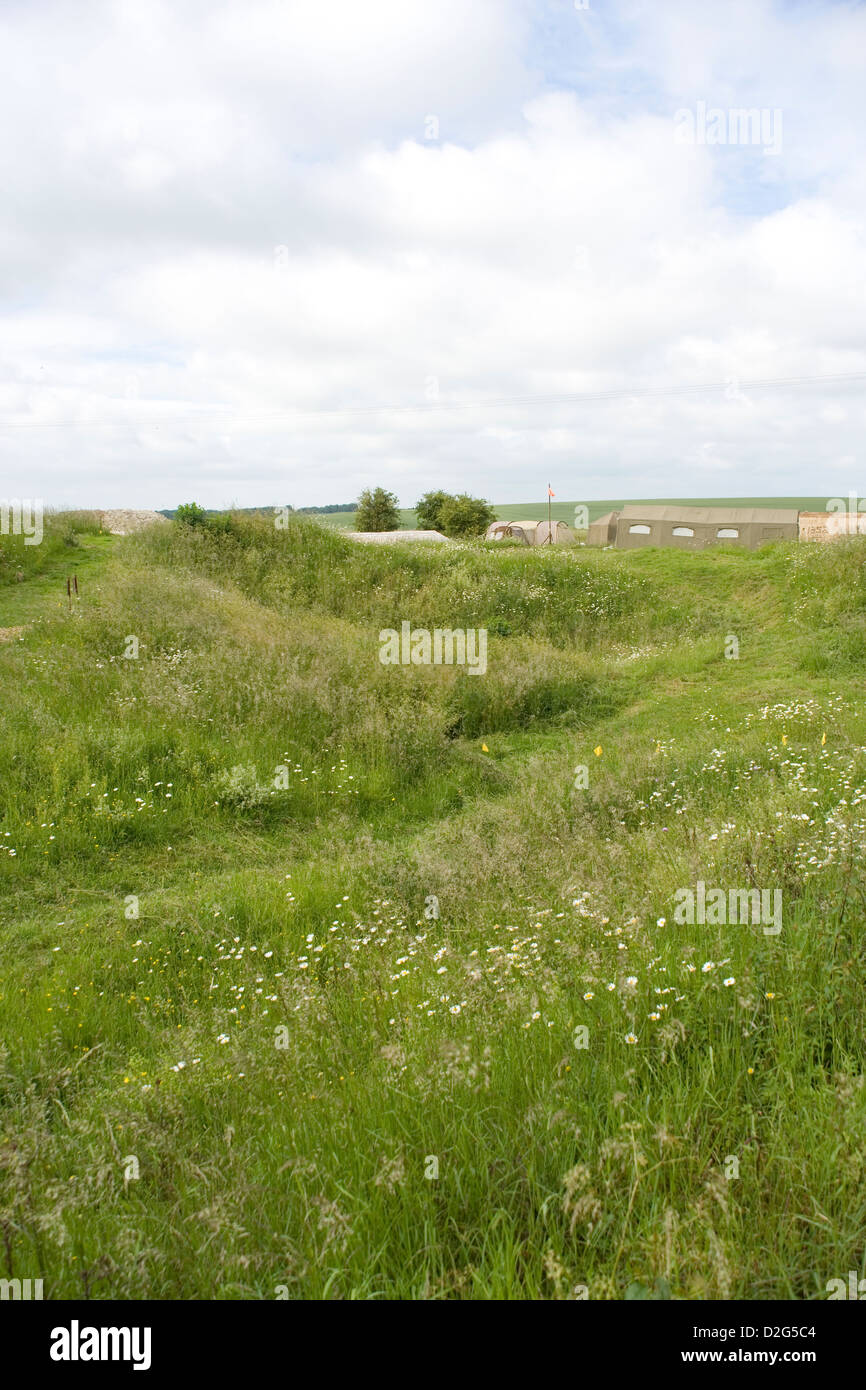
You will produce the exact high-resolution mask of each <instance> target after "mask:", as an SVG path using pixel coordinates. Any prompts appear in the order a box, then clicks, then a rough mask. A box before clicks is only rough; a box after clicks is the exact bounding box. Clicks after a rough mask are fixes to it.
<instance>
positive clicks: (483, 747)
mask: <svg viewBox="0 0 866 1390" xmlns="http://www.w3.org/2000/svg"><path fill="white" fill-rule="evenodd" d="M481 751H482V753H489V752H490V749H489V748H488V747H487V744H486V743H482V745H481Z"/></svg>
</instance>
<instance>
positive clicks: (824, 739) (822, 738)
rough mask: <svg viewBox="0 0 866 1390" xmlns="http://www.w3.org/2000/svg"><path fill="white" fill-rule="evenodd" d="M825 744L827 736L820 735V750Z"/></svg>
mask: <svg viewBox="0 0 866 1390" xmlns="http://www.w3.org/2000/svg"><path fill="white" fill-rule="evenodd" d="M826 742H827V735H826V734H822V735H821V747H822V748H823V747H824V744H825V743H826Z"/></svg>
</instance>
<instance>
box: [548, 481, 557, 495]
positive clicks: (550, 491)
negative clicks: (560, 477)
mask: <svg viewBox="0 0 866 1390" xmlns="http://www.w3.org/2000/svg"><path fill="white" fill-rule="evenodd" d="M547 495H548V497H555V496H556V493H555V492H554V491H553V488H552V487H551V486H550V483H548V484H547Z"/></svg>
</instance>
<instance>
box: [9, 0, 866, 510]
mask: <svg viewBox="0 0 866 1390" xmlns="http://www.w3.org/2000/svg"><path fill="white" fill-rule="evenodd" d="M724 13H725V16H727V18H726V19H725V22H722V21H723V18H724V16H721V14H720V12H719V11H718V10H716V9H714V8H713V7H709V8H705V7H700V8H696V7H690V6H685V5H678V4H672V5H665V6H651V7H648V6H640V7H632V6H631V5H630V4H627V5H620V6H619V7H617V6H613V7H611V8H610V9H607V10H606V11H605V13H604V14H603V15H598V14H596V13H595V11H592V12H588V13H586V12H584V13H580V14H576V13H575V12H574V10H573V8H572V7H571V6H569V5H564V4H562V3H557V0H550V3H549V4H547V5H542V4H529V3H528V0H527V2H526V3H522V0H521V2H518V0H513V3H493V0H473V5H472V6H466V5H465V4H462V3H458V0H442V2H441V3H438V4H437V5H430V4H429V3H427V2H426V0H424V2H423V3H422V2H421V0H400V3H398V2H397V0H372V2H371V3H367V4H365V5H364V6H358V5H356V4H353V3H342V0H341V2H340V3H338V4H334V3H332V4H329V5H328V6H311V5H308V4H285V3H282V4H252V5H250V4H245V5H241V4H239V3H223V4H222V5H220V6H218V7H214V6H213V5H207V6H206V5H204V4H203V3H202V4H198V3H196V4H192V5H186V6H184V7H183V8H182V9H179V8H176V7H174V8H173V7H170V6H167V5H154V4H152V3H148V4H146V5H145V4H139V3H131V2H127V3H122V4H113V5H105V6H102V7H93V8H91V9H90V10H88V11H87V12H86V13H85V15H84V18H82V17H81V15H79V14H76V16H75V21H74V23H73V22H72V18H71V16H70V14H69V12H68V11H67V10H66V9H65V8H64V7H62V6H50V5H43V6H41V7H37V8H31V7H19V8H16V9H11V10H7V11H5V13H4V16H3V19H2V21H0V53H2V58H0V63H2V66H3V72H2V74H0V76H2V78H3V81H2V83H0V120H2V121H3V127H4V129H5V130H6V131H7V132H8V131H12V132H14V138H11V139H10V138H7V139H6V140H5V141H4V144H3V147H2V149H0V179H2V181H3V187H4V190H5V194H6V196H5V197H4V201H3V206H2V208H0V251H2V257H0V299H2V302H3V307H4V323H3V329H2V335H0V449H2V450H3V452H4V455H5V456H6V458H7V460H11V462H8V463H7V466H6V470H5V474H6V476H5V478H4V488H5V490H6V492H7V493H9V494H10V495H14V494H15V493H16V483H15V474H16V471H17V472H18V473H19V474H20V476H21V477H24V478H26V479H27V483H28V486H27V487H26V488H25V487H24V486H23V483H22V484H20V485H18V486H17V492H18V493H21V492H24V491H26V492H28V495H30V494H32V493H33V492H34V490H35V489H36V488H37V486H38V491H39V492H40V494H41V495H43V496H45V497H46V499H50V500H52V501H54V502H58V503H62V502H76V503H82V504H91V505H98V504H102V505H124V504H127V505H153V506H167V505H172V504H174V503H175V502H177V501H179V500H183V499H184V498H187V497H197V498H198V499H199V500H201V501H203V502H205V503H207V504H210V505H222V504H225V503H227V502H229V501H237V502H239V503H240V504H242V505H243V504H255V503H264V502H270V501H278V500H279V501H283V500H288V501H292V502H294V503H295V504H296V505H303V504H307V503H311V502H317V501H321V502H325V501H342V500H346V499H348V498H351V497H352V496H355V495H357V492H358V491H359V490H360V488H361V487H363V486H365V485H367V484H368V483H374V484H375V483H382V484H384V485H386V486H389V487H392V488H393V489H394V490H395V491H397V492H398V493H399V494H400V496H401V498H402V499H403V500H404V501H405V502H407V503H411V502H412V501H414V500H415V498H416V497H417V495H418V494H419V493H420V492H421V491H424V490H426V489H427V488H428V487H431V486H434V485H436V486H439V485H442V486H449V487H459V488H463V487H467V488H469V490H471V491H473V492H478V493H483V494H486V495H488V496H491V497H493V498H494V499H496V500H499V501H507V500H524V499H527V498H529V497H530V496H532V495H534V494H537V495H539V496H540V495H542V492H543V486H544V483H546V481H547V477H548V475H551V476H555V478H556V482H555V483H554V486H555V488H556V490H557V493H558V495H559V496H562V497H572V496H573V497H575V498H591V497H593V496H598V497H604V496H616V495H628V494H631V495H651V494H653V493H655V494H657V495H669V496H670V495H700V493H701V492H703V493H704V494H705V495H709V494H716V495H718V494H720V493H724V492H729V493H731V494H742V495H747V494H750V493H751V494H755V495H758V494H760V495H770V494H772V493H780V494H796V493H799V492H806V493H816V494H820V493H822V492H825V491H826V492H827V495H828V496H829V495H836V494H838V493H839V492H840V490H841V491H847V489H848V487H856V486H858V483H859V485H860V487H861V490H866V486H864V480H862V479H861V480H858V479H857V478H852V477H851V476H850V474H851V468H852V459H856V458H858V457H859V440H860V438H861V437H862V433H863V424H864V420H863V415H864V408H863V394H862V384H860V385H858V384H856V383H855V384H853V385H852V384H844V383H839V384H824V385H822V384H820V383H818V384H804V385H801V386H797V387H790V388H786V389H781V388H774V389H767V388H764V389H750V388H749V386H748V384H747V383H748V382H749V381H752V380H754V379H776V378H786V377H815V376H824V375H832V374H845V373H852V372H856V371H866V350H864V349H863V347H862V336H861V330H860V324H861V323H862V322H863V318H864V314H863V310H864V307H866V305H864V302H863V301H864V294H866V291H864V288H863V287H864V284H866V275H864V270H866V265H864V234H863V227H864V221H863V215H864V194H863V189H862V186H861V185H860V184H858V182H857V179H856V178H855V176H854V169H853V157H854V156H853V151H854V148H855V144H854V141H855V139H856V133H857V129H856V122H857V121H859V120H861V119H862V114H863V113H862V105H863V97H862V95H861V90H860V88H861V85H862V84H861V82H860V80H859V74H858V72H857V70H856V66H855V64H854V62H853V61H852V48H853V47H854V46H855V45H856V43H857V42H858V41H860V42H861V51H862V32H863V28H864V19H863V13H862V11H861V12H852V11H850V10H848V9H847V8H846V7H843V6H838V7H828V8H821V9H819V8H814V9H812V8H810V14H811V15H812V16H813V19H812V21H811V22H810V23H807V21H806V18H805V16H804V13H803V12H800V11H795V10H791V9H789V8H787V7H781V6H780V7H772V6H769V5H767V4H761V5H749V6H742V7H740V6H735V7H734V9H733V10H729V9H726V10H725V12H724ZM734 21H735V22H734ZM572 57H573V67H574V76H573V78H572V79H571V80H570V81H569V80H568V79H567V78H566V77H565V76H563V74H564V72H566V71H567V69H568V67H569V61H570V60H571V58H572ZM697 101H706V102H708V103H710V104H713V105H720V106H727V105H736V106H746V105H755V104H757V105H760V106H764V105H766V106H770V107H775V106H779V107H781V108H783V111H784V143H783V148H782V152H781V154H780V156H779V157H778V159H776V158H775V157H766V156H764V155H763V154H762V152H761V151H760V150H756V149H749V148H737V147H726V148H718V147H715V148H714V147H708V146H682V145H678V144H677V143H676V141H675V139H674V120H673V117H674V112H675V111H676V110H677V109H678V108H680V107H683V106H689V105H693V104H694V103H696V102H697ZM429 116H435V117H436V118H437V120H438V123H439V126H438V138H437V139H433V140H431V139H427V138H426V135H427V134H429V133H430V127H429V126H428V125H427V124H426V123H427V118H428V117H429ZM713 381H716V382H729V383H732V384H731V385H729V388H728V390H727V391H725V390H723V389H720V390H717V391H714V392H694V393H691V394H690V393H688V392H683V393H681V394H673V393H672V392H673V390H674V388H684V387H694V386H699V385H701V384H702V383H706V382H713ZM611 391H613V392H616V391H618V392H626V393H631V398H629V395H628V394H626V395H625V396H623V395H620V396H619V397H618V398H617V399H614V400H610V401H602V400H596V401H594V402H584V403H581V404H575V403H568V402H564V403H563V402H556V401H549V402H545V403H535V404H532V403H526V402H525V400H524V399H521V398H525V397H527V396H550V395H555V394H560V395H562V394H567V393H574V392H590V393H596V394H599V393H604V392H611ZM437 392H438V405H437V404H432V405H431V397H434V398H435V397H436V396H437ZM503 400H504V401H505V403H504V404H503V403H501V402H502V401H503ZM485 402H486V403H487V404H484V403H485ZM450 405H460V406H461V407H465V408H461V409H455V410H451V409H448V408H447V407H449V406H450ZM389 406H390V407H396V408H395V409H393V410H387V409H385V407H389ZM410 407H417V409H414V410H413V409H410ZM469 407H471V408H469Z"/></svg>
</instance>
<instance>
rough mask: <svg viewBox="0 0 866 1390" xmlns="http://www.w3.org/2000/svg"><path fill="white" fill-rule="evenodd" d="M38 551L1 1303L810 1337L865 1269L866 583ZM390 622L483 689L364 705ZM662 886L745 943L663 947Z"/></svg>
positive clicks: (3, 1170)
mask: <svg viewBox="0 0 866 1390" xmlns="http://www.w3.org/2000/svg"><path fill="white" fill-rule="evenodd" d="M33 549H35V548H33ZM78 549H79V550H80V551H81V552H82V555H83V558H84V560H86V561H87V565H86V566H85V568H84V569H83V571H82V574H83V578H82V583H81V586H80V587H81V598H80V602H79V604H78V606H77V608H74V609H73V611H70V610H69V608H68V606H67V603H66V597H65V588H64V589H61V576H60V573H59V572H58V573H56V574H55V572H54V571H52V569H51V567H50V565H49V566H48V567H47V568H46V569H44V570H43V571H42V577H41V578H38V577H37V578H34V579H32V580H26V581H24V582H18V583H17V584H13V585H10V586H9V587H8V588H7V589H6V590H4V592H3V596H2V598H0V625H8V626H13V625H15V624H16V623H18V622H21V621H22V619H23V620H24V621H25V622H26V623H27V624H28V625H27V629H26V632H25V633H24V634H23V637H22V639H21V640H16V641H14V642H11V643H6V644H4V645H3V646H2V647H0V673H2V674H0V679H2V682H3V705H2V720H3V735H4V737H3V739H2V744H0V811H2V824H0V845H2V849H0V894H2V896H0V931H2V942H3V946H2V951H0V978H2V984H0V995H2V998H0V1006H2V1015H0V1017H2V1020H3V1021H2V1024H0V1037H2V1041H3V1054H2V1055H3V1062H2V1072H0V1099H2V1113H3V1135H4V1137H3V1140H2V1142H0V1230H2V1234H3V1242H2V1249H0V1264H3V1265H4V1269H3V1271H2V1273H3V1275H4V1276H5V1277H20V1278H25V1277H41V1278H44V1280H45V1281H46V1296H49V1297H54V1298H56V1297H63V1296H75V1295H79V1294H81V1293H82V1292H83V1291H86V1292H87V1293H89V1294H90V1295H91V1296H94V1297H109V1296H116V1297H128V1298H138V1297H143V1298H153V1297H177V1298H208V1297H218V1298H235V1297H262V1298H274V1297H280V1296H285V1295H287V1296H289V1297H313V1298H338V1297H360V1298H368V1297H391V1298H393V1297H409V1298H416V1297H427V1298H500V1297H514V1298H538V1297H542V1298H547V1297H549V1298H566V1297H573V1296H575V1289H578V1295H579V1293H580V1290H581V1288H582V1287H584V1286H585V1288H586V1289H587V1290H588V1293H589V1296H590V1297H605V1298H607V1297H614V1298H616V1297H623V1296H625V1295H626V1294H627V1293H629V1292H631V1295H632V1296H634V1295H635V1294H636V1293H637V1294H638V1295H640V1294H641V1293H642V1292H645V1291H648V1290H651V1291H653V1293H654V1294H655V1295H656V1296H664V1295H666V1294H670V1295H671V1296H674V1297H681V1298H718V1297H721V1298H727V1297H753V1298H770V1297H792V1296H794V1297H805V1298H809V1297H823V1296H825V1285H826V1282H827V1280H829V1279H831V1278H835V1277H845V1275H846V1273H847V1270H848V1269H850V1268H859V1266H860V1261H861V1258H862V1231H863V1225H864V1207H866V1199H864V1197H863V1195H862V1194H863V1182H862V1179H863V1170H864V1166H866V1145H864V1140H863V1132H864V1131H863V1123H864V1119H866V1095H864V1090H863V1085H862V1066H863V1018H864V1011H863V1006H864V998H863V975H864V959H863V928H862V923H863V918H864V903H866V899H864V886H866V885H864V876H863V871H862V850H863V842H864V815H863V798H864V794H866V784H864V768H866V749H864V745H866V716H864V713H863V701H862V686H863V674H864V647H863V641H862V638H863V622H864V595H866V587H864V577H866V543H864V542H863V541H861V540H859V539H852V540H851V541H844V542H839V543H836V544H833V545H830V546H825V547H822V546H817V545H813V546H805V545H804V546H800V547H797V546H795V545H787V546H778V547H773V548H771V549H768V550H766V551H762V552H759V553H758V554H748V553H742V552H738V551H733V550H726V551H719V552H716V553H704V554H700V555H688V554H683V553H680V552H673V551H670V552H666V551H644V552H628V553H624V554H622V553H616V552H590V551H580V550H561V551H556V550H554V551H551V552H541V553H539V552H534V551H523V550H517V549H505V550H495V549H492V548H490V547H485V546H483V545H480V544H479V545H466V546H460V547H456V548H453V549H447V550H446V549H445V548H444V547H443V548H441V549H440V548H434V547H418V548H412V547H409V546H406V547H395V548H391V547H372V546H371V547H366V546H360V545H354V544H352V543H351V542H349V541H346V540H345V539H344V538H342V537H340V536H339V534H336V533H334V532H332V531H329V530H327V529H326V528H325V527H324V526H321V525H319V524H317V523H315V522H304V521H303V520H301V519H295V520H293V521H292V523H291V524H290V526H289V527H288V529H287V530H283V531H280V530H278V529H277V528H275V527H274V526H273V525H272V524H271V523H270V522H269V521H267V520H266V519H264V518H256V517H247V518H244V517H240V516H234V517H230V518H227V519H226V520H225V521H224V522H223V523H221V524H218V525H208V526H206V527H200V528H191V527H183V526H179V525H172V526H170V527H168V526H166V527H162V528H159V529H156V530H154V531H152V532H148V533H144V534H142V535H140V536H137V537H134V538H128V539H126V540H123V541H118V540H113V541H109V540H107V539H105V538H97V537H94V538H92V539H90V540H88V538H87V536H84V537H83V538H81V545H80V547H78ZM62 561H63V557H62V556H61V557H60V563H61V567H62ZM49 581H50V582H49ZM403 620H408V621H410V622H411V624H412V626H413V627H427V628H431V629H432V628H434V627H452V628H453V627H476V628H477V627H484V628H486V629H487V631H488V632H489V634H490V636H489V649H488V658H487V664H488V669H487V674H486V675H484V676H472V675H469V674H468V673H467V672H466V671H461V670H460V669H457V668H448V667H434V666H406V667H402V666H398V667H391V666H383V665H381V663H380V662H379V659H378V657H379V645H380V644H379V631H380V629H382V628H388V627H395V628H399V626H400V623H401V622H402V621H403ZM731 636H733V637H736V639H737V642H738V644H739V655H738V658H737V659H726V656H725V651H726V648H727V649H728V650H730V649H731V644H730V641H729V639H730V637H731ZM130 638H135V639H137V643H138V656H137V657H133V656H125V655H124V653H125V652H127V651H130V650H131V649H132V648H133V647H134V644H131V643H130ZM583 767H585V768H588V774H587V776H584V775H583V774H581V773H579V772H578V771H577V770H578V769H579V768H583ZM585 781H588V785H586V786H584V785H583V783H584V782H585ZM698 880H703V881H704V882H706V883H707V884H708V885H722V886H724V887H725V888H740V889H744V890H745V889H751V888H754V887H758V888H761V887H763V888H765V889H772V890H775V889H778V890H780V891H781V892H782V894H783V902H784V912H783V917H784V924H783V929H782V932H781V933H780V934H779V935H778V936H773V935H765V934H764V932H763V931H762V929H761V927H760V926H754V927H753V926H740V925H731V926H721V925H720V926H714V925H709V924H705V925H699V924H695V925H693V926H687V925H678V924H677V923H676V922H675V920H674V907H675V894H676V891H677V889H680V888H684V887H689V886H692V887H693V886H694V885H695V884H696V883H697V881H698ZM434 899H435V900H436V902H435V903H434ZM437 905H438V912H439V915H438V917H437V916H436V915H435V910H434V909H435V908H436V906H437ZM582 1030H585V1031H582ZM584 1044H585V1045H584Z"/></svg>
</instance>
